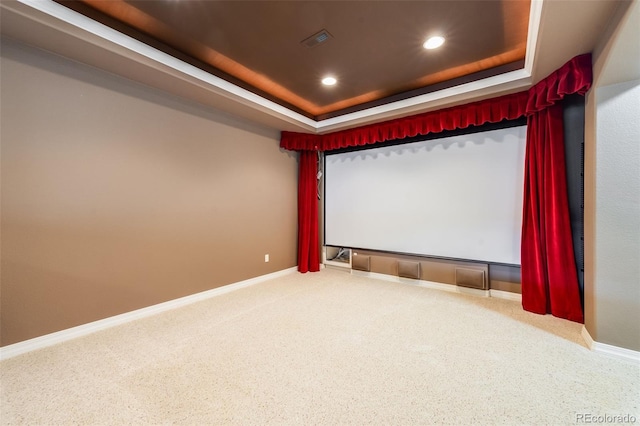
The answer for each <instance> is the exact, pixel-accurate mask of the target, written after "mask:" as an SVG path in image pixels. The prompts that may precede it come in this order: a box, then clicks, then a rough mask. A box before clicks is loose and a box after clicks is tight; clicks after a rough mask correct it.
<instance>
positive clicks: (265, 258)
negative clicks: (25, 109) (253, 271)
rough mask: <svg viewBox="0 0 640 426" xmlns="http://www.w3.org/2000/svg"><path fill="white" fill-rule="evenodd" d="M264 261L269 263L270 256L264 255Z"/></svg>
mask: <svg viewBox="0 0 640 426" xmlns="http://www.w3.org/2000/svg"><path fill="white" fill-rule="evenodd" d="M264 261H265V263H266V262H268V261H269V255H268V254H265V255H264Z"/></svg>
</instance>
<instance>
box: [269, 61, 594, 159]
mask: <svg viewBox="0 0 640 426" xmlns="http://www.w3.org/2000/svg"><path fill="white" fill-rule="evenodd" d="M591 79H592V71H591V54H590V53H589V54H585V55H580V56H576V57H575V58H573V59H571V60H570V61H569V62H567V63H566V64H565V65H563V66H562V67H561V68H559V69H558V70H556V71H555V72H553V73H552V74H551V75H549V76H548V77H547V78H545V79H544V80H542V81H540V82H539V83H537V84H536V85H535V86H533V87H531V88H530V89H529V90H528V91H525V92H519V93H514V94H511V95H506V96H500V97H497V98H492V99H487V100H483V101H478V102H473V103H469V104H466V105H460V106H455V107H451V108H446V109H442V110H438V111H432V112H427V113H422V114H418V115H413V116H411V117H404V118H398V119H395V120H390V121H385V122H383V123H376V124H370V125H367V126H362V127H357V128H354V129H348V130H341V131H338V132H333V133H327V134H324V135H313V134H308V133H296V132H282V134H281V137H280V146H281V147H282V148H285V149H289V150H295V151H329V150H332V149H339V148H346V147H350V146H361V145H368V144H375V143H379V142H385V141H388V140H393V139H403V138H407V137H413V136H419V135H427V134H429V133H439V132H442V131H444V130H455V129H464V128H466V127H469V126H480V125H482V124H486V123H497V122H499V121H502V120H515V119H517V118H520V117H522V116H524V115H530V114H532V113H534V112H536V111H540V110H541V109H543V108H545V107H547V106H549V105H552V104H554V103H555V102H557V101H558V100H561V99H563V98H564V97H565V96H566V95H569V94H573V93H580V94H585V93H586V92H587V91H588V90H589V88H590V87H591Z"/></svg>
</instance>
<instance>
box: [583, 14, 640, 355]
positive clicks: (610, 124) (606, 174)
mask: <svg viewBox="0 0 640 426" xmlns="http://www.w3.org/2000/svg"><path fill="white" fill-rule="evenodd" d="M639 14H640V7H639V6H638V4H637V2H635V3H634V4H621V5H620V6H619V8H618V11H617V13H616V16H614V19H613V20H612V22H611V25H610V27H609V29H608V31H607V33H606V34H604V35H603V37H602V41H601V43H600V45H599V46H598V48H596V50H595V51H594V55H593V61H594V66H593V69H594V87H593V88H592V89H591V90H590V91H589V93H588V94H587V100H586V116H585V197H584V198H585V199H584V201H585V287H584V307H585V328H586V329H587V331H588V332H589V334H590V336H591V337H592V338H593V339H594V340H595V341H596V342H599V343H605V344H609V345H614V346H618V347H622V348H626V349H631V350H635V351H640V284H639V283H640V266H639V265H640V263H639V262H638V260H639V259H640V146H639V145H638V141H639V140H640V123H639V122H638V116H640V104H638V98H639V95H640V80H638V78H640V74H638V69H639V68H638V67H637V65H635V64H637V54H638V46H639V45H640V42H639V40H640V39H639V38H638V34H637V33H638V26H637V22H638V16H639ZM634 59H635V60H636V62H635V63H634ZM625 65H628V66H627V67H626V68H625ZM634 68H635V71H634Z"/></svg>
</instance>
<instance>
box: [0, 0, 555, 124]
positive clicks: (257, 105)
mask: <svg viewBox="0 0 640 426" xmlns="http://www.w3.org/2000/svg"><path fill="white" fill-rule="evenodd" d="M17 2H18V3H20V4H22V5H24V6H27V7H28V8H30V9H24V8H20V9H21V10H16V9H17V8H15V7H11V6H9V4H10V2H3V5H2V7H3V8H7V9H10V10H12V11H14V12H16V13H19V14H21V15H23V16H25V17H27V18H29V19H32V20H35V21H38V22H39V23H41V24H44V25H46V26H48V27H51V28H53V29H55V30H58V31H63V32H65V33H66V34H68V35H70V36H72V37H75V38H78V39H82V40H84V41H88V42H89V43H91V44H92V45H95V46H97V47H101V48H103V49H108V50H109V51H111V52H114V53H116V54H119V55H122V56H124V57H126V58H127V59H129V60H132V61H136V62H138V63H142V64H145V65H147V66H152V67H153V68H155V69H156V70H159V71H161V72H164V73H167V74H170V75H171V76H172V77H175V78H179V79H182V80H185V81H190V82H195V83H196V84H198V85H199V86H203V87H204V88H205V89H207V90H209V91H210V92H213V93H215V94H217V95H219V96H223V97H224V98H226V99H228V100H229V101H232V102H236V103H239V104H242V105H244V106H246V107H249V108H251V109H253V110H254V111H256V112H258V113H262V114H269V115H270V116H273V117H275V118H276V119H280V120H283V121H284V122H286V123H290V124H294V125H296V126H298V127H300V129H301V130H303V131H309V130H311V132H313V133H326V132H329V131H336V130H342V129H346V128H349V127H355V126H359V125H364V124H368V123H372V122H380V121H384V120H389V119H393V118H398V117H402V116H407V115H411V114H417V113H421V112H426V111H429V110H434V109H437V108H444V107H447V106H452V105H454V104H456V103H462V102H470V101H473V100H479V99H481V98H483V97H484V98H486V97H489V96H498V95H502V94H506V93H508V92H513V91H516V90H518V89H525V88H528V87H530V86H531V84H532V78H531V76H532V70H533V64H534V61H535V53H536V44H537V41H538V36H539V31H538V30H539V27H540V22H541V15H542V3H543V1H542V0H532V1H531V10H530V15H529V28H528V35H527V50H526V56H525V66H524V69H521V70H516V71H511V72H508V73H504V74H499V75H496V76H492V77H488V78H485V79H482V80H478V81H474V82H469V83H465V84H461V85H458V86H454V87H450V88H447V89H443V90H438V91H435V92H431V93H427V94H423V95H419V96H414V97H412V98H408V99H403V100H400V101H396V102H391V103H388V104H384V105H379V106H376V107H373V108H368V109H365V110H361V111H356V112H353V113H349V114H344V115H341V116H338V117H333V118H329V119H325V120H321V121H315V120H313V119H310V118H308V117H305V116H303V115H302V114H299V113H297V112H295V111H292V110H290V109H288V108H286V107H284V106H282V105H279V104H277V103H275V102H273V101H271V100H268V99H266V98H264V97H262V96H259V95H257V94H255V93H253V92H250V91H249V90H246V89H243V88H241V87H238V86H236V85H234V84H232V83H229V82H228V81H226V80H223V79H221V78H219V77H217V76H214V75H212V74H210V73H208V72H206V71H204V70H202V69H200V68H197V67H195V66H193V65H191V64H188V63H186V62H184V61H181V60H179V59H177V58H175V57H173V56H171V55H168V54H166V53H164V52H162V51H160V50H158V49H156V48H153V47H151V46H149V45H146V44H144V43H142V42H140V41H138V40H136V39H134V38H132V37H129V36H127V35H125V34H123V33H121V32H119V31H116V30H114V29H112V28H110V27H108V26H106V25H103V24H101V23H99V22H97V21H94V20H92V19H90V18H88V17H86V16H84V15H82V14H80V13H78V12H75V11H73V10H71V9H68V8H67V7H65V6H63V5H61V4H58V3H56V2H54V1H53V0H17ZM34 10H35V11H38V12H41V13H43V14H44V15H46V16H48V17H50V18H54V19H46V20H45V19H41V18H39V17H37V16H35V15H34V13H33V11H34ZM64 24H68V25H64ZM89 34H90V35H91V36H92V37H88V35H89ZM72 59H77V60H80V61H82V59H81V58H80V59H78V58H72ZM194 80H195V81H194Z"/></svg>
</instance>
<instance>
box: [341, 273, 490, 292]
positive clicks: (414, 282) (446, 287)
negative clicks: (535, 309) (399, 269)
mask: <svg viewBox="0 0 640 426" xmlns="http://www.w3.org/2000/svg"><path fill="white" fill-rule="evenodd" d="M351 273H352V274H353V275H357V276H361V277H369V278H374V279H377V280H383V281H389V282H394V283H403V284H410V285H415V286H418V287H424V288H432V289H435V290H443V291H448V292H450V293H459V294H471V295H474V296H481V297H489V290H479V289H477V288H467V287H460V286H457V285H452V284H442V283H437V282H434V281H425V280H413V279H410V278H402V277H398V276H396V275H387V274H380V273H377V272H365V271H357V270H353V269H352V270H351Z"/></svg>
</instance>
